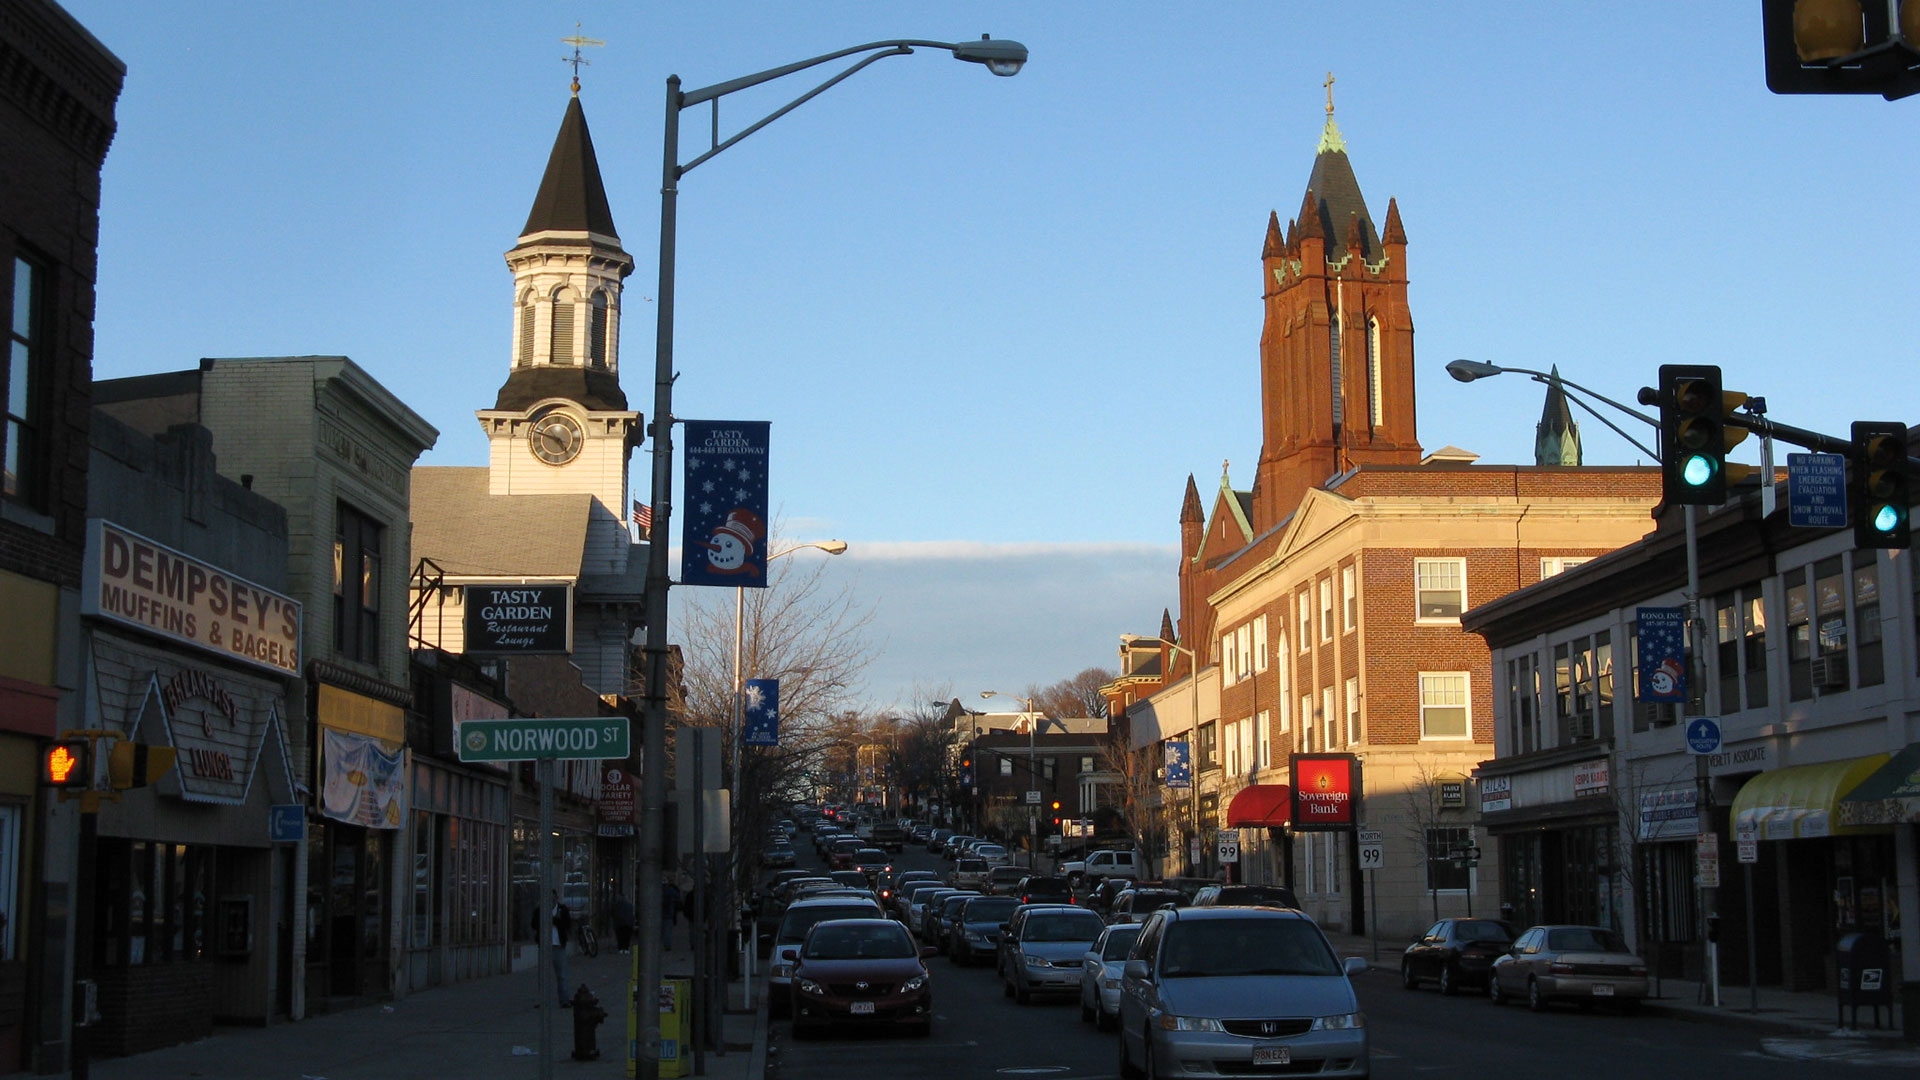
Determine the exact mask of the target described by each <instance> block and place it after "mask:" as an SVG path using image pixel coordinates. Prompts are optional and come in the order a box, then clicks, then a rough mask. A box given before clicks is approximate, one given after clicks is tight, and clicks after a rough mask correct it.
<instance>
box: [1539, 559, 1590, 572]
mask: <svg viewBox="0 0 1920 1080" xmlns="http://www.w3.org/2000/svg"><path fill="white" fill-rule="evenodd" d="M1590 561H1592V560H1591V558H1590V557H1588V556H1585V555H1582V556H1579V557H1577V558H1576V557H1574V556H1571V555H1558V556H1553V557H1550V558H1543V559H1541V560H1540V576H1541V577H1542V578H1550V577H1552V576H1553V575H1555V574H1558V573H1560V572H1562V571H1565V570H1571V569H1573V568H1574V567H1576V566H1579V565H1580V564H1581V563H1584V562H1590Z"/></svg>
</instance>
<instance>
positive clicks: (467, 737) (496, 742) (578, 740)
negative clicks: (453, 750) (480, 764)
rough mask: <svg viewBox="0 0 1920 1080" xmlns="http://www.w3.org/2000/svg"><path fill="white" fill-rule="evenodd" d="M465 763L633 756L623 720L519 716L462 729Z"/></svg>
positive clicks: (465, 725)
mask: <svg viewBox="0 0 1920 1080" xmlns="http://www.w3.org/2000/svg"><path fill="white" fill-rule="evenodd" d="M459 749H460V760H461V761H533V760H536V759H539V758H587V759H600V760H611V759H615V758H624V757H626V756H628V755H629V754H631V753H632V752H633V744H632V741H631V733H630V731H629V724H628V722H627V718H626V717H624V716H586V717H566V718H558V719H556V718H548V717H524V716H522V717H515V718H513V719H511V720H468V721H466V722H465V723H463V724H461V725H460V747H459Z"/></svg>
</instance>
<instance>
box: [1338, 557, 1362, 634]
mask: <svg viewBox="0 0 1920 1080" xmlns="http://www.w3.org/2000/svg"><path fill="white" fill-rule="evenodd" d="M1359 578H1360V575H1359V573H1358V572H1357V571H1356V570H1355V568H1354V567H1353V565H1352V564H1348V565H1346V566H1343V567H1341V568H1340V600H1341V603H1343V604H1344V605H1346V622H1345V624H1344V625H1342V626H1341V628H1340V629H1341V630H1342V631H1344V632H1346V633H1349V634H1351V633H1353V632H1354V630H1355V629H1356V628H1358V627H1359V625H1360V580H1359Z"/></svg>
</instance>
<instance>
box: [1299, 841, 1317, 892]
mask: <svg viewBox="0 0 1920 1080" xmlns="http://www.w3.org/2000/svg"><path fill="white" fill-rule="evenodd" d="M1304 839H1305V840H1306V843H1304V844H1301V845H1300V862H1301V863H1302V864H1303V866H1304V869H1305V870H1306V872H1307V873H1306V879H1307V880H1306V881H1305V882H1304V883H1303V884H1305V885H1306V887H1307V892H1309V893H1312V892H1316V891H1318V890H1316V889H1315V888H1314V887H1313V884H1314V880H1315V875H1314V872H1313V871H1314V865H1313V864H1314V863H1315V862H1316V861H1318V858H1319V855H1320V834H1319V833H1308V834H1307V835H1306V837H1305V838H1304Z"/></svg>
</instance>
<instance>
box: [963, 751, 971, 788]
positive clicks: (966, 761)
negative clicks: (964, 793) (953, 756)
mask: <svg viewBox="0 0 1920 1080" xmlns="http://www.w3.org/2000/svg"><path fill="white" fill-rule="evenodd" d="M960 783H961V785H962V786H964V787H972V786H973V759H972V758H961V759H960Z"/></svg>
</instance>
